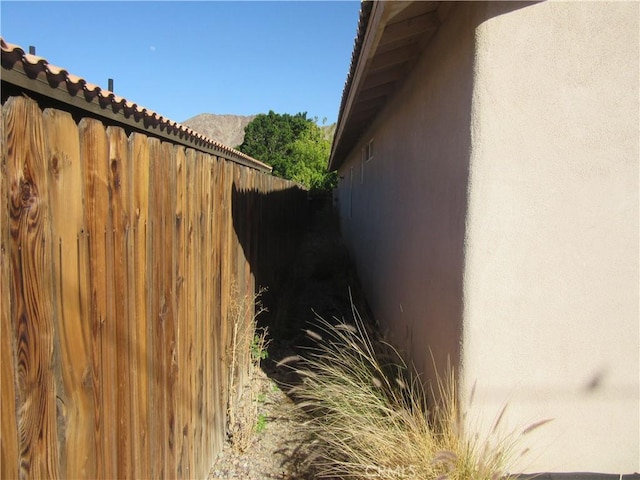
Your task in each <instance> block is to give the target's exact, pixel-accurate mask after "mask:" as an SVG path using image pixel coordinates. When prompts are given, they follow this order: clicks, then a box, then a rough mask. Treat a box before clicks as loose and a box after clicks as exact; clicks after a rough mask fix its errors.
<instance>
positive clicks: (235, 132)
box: [181, 113, 336, 148]
mask: <svg viewBox="0 0 640 480" xmlns="http://www.w3.org/2000/svg"><path fill="white" fill-rule="evenodd" d="M255 117H256V116H255V115H245V116H243V115H216V114H214V113H201V114H199V115H196V116H195V117H191V118H190V119H188V120H185V121H184V122H181V123H182V124H183V125H186V126H187V127H189V128H193V129H194V130H195V131H196V132H198V133H201V134H202V135H205V136H207V137H209V138H211V139H212V140H216V141H218V142H220V143H223V144H224V145H226V146H228V147H233V148H237V147H238V146H239V145H240V144H241V143H242V141H243V140H244V129H245V127H246V126H247V125H248V124H249V122H250V121H251V120H253V119H254V118H255ZM320 128H321V129H322V131H323V132H324V135H325V138H327V139H328V140H332V139H333V135H334V133H335V130H336V124H335V123H333V124H331V125H323V126H320Z"/></svg>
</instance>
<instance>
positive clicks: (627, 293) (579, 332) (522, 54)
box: [462, 2, 640, 473]
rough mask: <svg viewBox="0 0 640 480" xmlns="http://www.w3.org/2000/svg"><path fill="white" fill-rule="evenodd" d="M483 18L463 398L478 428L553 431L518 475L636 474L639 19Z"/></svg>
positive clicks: (578, 9) (639, 444)
mask: <svg viewBox="0 0 640 480" xmlns="http://www.w3.org/2000/svg"><path fill="white" fill-rule="evenodd" d="M487 8H488V13H489V15H488V18H489V19H488V20H487V21H486V22H483V23H482V24H481V25H480V26H479V27H478V29H477V31H476V35H477V56H476V70H475V84H474V95H473V116H472V119H473V123H472V145H473V147H472V150H471V151H472V155H471V166H470V180H469V208H468V219H467V241H466V245H467V251H466V266H465V275H464V298H465V306H464V326H463V332H464V336H463V361H462V363H463V367H464V391H466V392H467V393H468V392H469V390H470V389H471V388H472V385H473V383H474V382H477V389H476V396H475V398H476V400H475V402H474V407H475V410H476V411H475V413H476V416H480V417H482V416H484V419H485V423H486V424H487V425H488V424H490V422H491V420H492V418H491V417H490V415H493V414H494V413H495V412H496V411H498V410H499V409H500V408H501V405H502V404H503V403H504V402H505V401H508V403H509V407H508V409H509V410H508V411H509V421H510V423H511V425H512V426H516V425H525V424H527V423H531V422H533V421H536V420H541V419H544V418H554V419H555V420H554V421H553V422H552V423H550V424H548V425H546V426H545V427H543V428H541V429H540V430H539V431H538V432H536V433H535V435H532V437H533V438H530V439H528V440H529V442H530V446H531V447H533V448H532V451H531V453H530V454H529V455H527V457H525V461H524V462H523V463H522V468H524V469H526V470H528V471H544V470H546V471H572V470H581V471H585V470H586V471H604V472H612V473H615V472H618V473H622V472H625V473H629V472H633V471H638V470H640V439H639V436H640V418H639V410H640V403H639V394H638V393H639V384H638V382H639V378H640V370H639V353H640V331H639V311H638V305H639V296H638V295H639V294H638V286H639V282H638V232H639V226H638V216H639V212H638V201H639V199H638V174H639V172H638V161H639V148H638V137H639V133H638V132H639V131H640V125H639V122H638V109H639V105H640V101H639V100H640V99H639V96H638V79H639V78H640V77H639V71H638V59H639V58H640V57H639V52H638V44H639V39H638V31H639V26H638V19H639V18H640V11H639V7H638V4H637V3H624V2H623V3H605V2H594V3H587V2H576V3H554V2H546V3H542V4H538V5H534V6H529V7H527V8H523V9H518V10H514V11H511V12H508V13H505V14H500V13H501V12H499V9H500V6H499V5H495V4H490V5H489V6H488V7H487ZM496 13H497V14H496ZM472 416H473V415H472Z"/></svg>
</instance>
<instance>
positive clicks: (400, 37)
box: [329, 1, 442, 170]
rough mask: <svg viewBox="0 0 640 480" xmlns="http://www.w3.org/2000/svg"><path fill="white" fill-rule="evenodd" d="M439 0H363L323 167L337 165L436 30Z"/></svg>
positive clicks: (387, 98)
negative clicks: (329, 147) (369, 0)
mask: <svg viewBox="0 0 640 480" xmlns="http://www.w3.org/2000/svg"><path fill="white" fill-rule="evenodd" d="M440 3H441V2H435V1H431V2H430V1H380V2H364V3H363V5H362V9H361V12H360V25H359V29H358V30H359V31H358V36H357V38H356V42H355V47H354V51H353V55H352V59H351V68H350V72H349V75H348V77H347V82H346V85H345V89H344V91H343V94H342V103H341V105H340V113H339V117H338V125H337V128H336V135H335V137H334V141H333V146H332V151H331V158H330V160H329V170H336V169H337V168H339V167H340V165H341V164H342V162H343V161H344V160H345V158H346V157H347V155H349V152H350V151H351V150H352V149H353V147H354V146H355V144H356V143H357V142H358V140H359V138H360V136H361V135H363V134H364V132H365V130H366V129H367V128H368V127H369V126H370V124H371V122H372V121H373V120H374V119H375V118H376V116H377V115H378V114H379V113H380V111H381V110H382V109H383V107H384V106H385V105H386V103H387V101H388V100H389V99H390V98H391V97H392V96H393V94H394V93H395V92H396V91H397V90H398V89H399V87H400V86H401V84H402V83H403V81H404V79H405V78H406V77H407V75H408V73H409V72H410V71H411V70H412V68H413V66H414V65H415V63H416V61H417V60H418V58H419V56H420V53H421V52H422V50H423V49H424V48H425V46H426V45H427V44H428V43H429V42H430V40H431V39H432V38H433V36H434V35H435V34H436V32H437V31H438V28H439V26H440V23H441V15H442V12H440V10H441V9H439V7H440Z"/></svg>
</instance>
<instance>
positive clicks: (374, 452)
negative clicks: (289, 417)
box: [281, 309, 538, 480]
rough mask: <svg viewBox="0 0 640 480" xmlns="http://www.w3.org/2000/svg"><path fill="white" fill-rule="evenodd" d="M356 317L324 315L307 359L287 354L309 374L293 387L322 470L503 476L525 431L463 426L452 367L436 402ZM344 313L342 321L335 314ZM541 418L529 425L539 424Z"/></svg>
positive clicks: (459, 479) (461, 479) (344, 474)
mask: <svg viewBox="0 0 640 480" xmlns="http://www.w3.org/2000/svg"><path fill="white" fill-rule="evenodd" d="M353 313H354V315H353V316H354V324H352V325H351V324H345V323H341V322H339V321H338V320H336V322H337V323H331V322H328V321H326V320H324V319H322V318H318V321H317V328H316V329H314V330H313V331H311V330H309V331H307V335H308V336H309V337H310V338H311V339H312V340H313V341H314V342H315V347H313V348H310V349H309V350H308V352H307V355H305V356H304V358H299V357H293V358H289V359H285V360H284V361H283V362H281V364H287V365H288V367H289V368H293V369H295V370H296V371H297V373H298V374H299V375H300V376H301V378H302V379H303V380H302V383H301V384H300V385H298V386H295V387H293V388H292V389H291V391H290V393H291V394H292V395H293V396H294V397H295V398H296V399H297V401H298V405H299V407H300V410H299V412H300V413H301V418H302V419H303V421H302V423H301V428H302V429H303V430H304V433H306V434H307V437H308V439H309V442H312V443H313V449H312V451H313V452H314V454H313V457H312V458H309V462H310V464H311V465H312V466H313V467H314V469H316V470H317V471H319V472H320V473H319V476H320V477H325V478H326V477H330V478H336V477H337V478H360V479H365V478H366V479H372V478H379V479H383V478H384V479H438V480H444V479H451V480H471V479H473V480H496V479H498V478H501V479H502V478H509V477H508V475H506V473H505V472H507V470H508V467H509V462H510V460H511V459H513V457H514V454H515V453H516V452H515V447H516V444H517V440H518V437H519V435H514V434H512V435H507V436H500V435H499V433H498V432H499V430H500V429H499V428H498V427H499V425H500V423H501V420H502V417H503V414H504V411H503V412H501V414H500V415H498V418H497V420H496V422H495V425H494V427H493V431H492V433H491V435H490V436H489V438H487V439H485V440H482V441H481V440H480V439H479V438H478V436H477V435H470V434H467V433H466V432H465V431H464V429H463V427H462V424H463V418H464V413H463V412H461V411H460V407H459V403H458V400H457V393H456V390H455V385H456V381H455V378H454V375H453V372H452V370H451V369H450V371H449V373H447V375H445V376H444V377H443V378H440V379H438V382H437V389H438V392H437V395H433V397H434V398H439V399H440V400H439V401H438V403H436V404H435V405H434V406H433V407H432V408H427V401H426V398H427V396H426V395H425V392H424V388H423V385H422V382H421V381H420V380H419V377H418V376H417V375H416V374H415V372H413V371H412V370H410V369H409V368H408V367H407V365H406V364H405V363H404V361H403V360H402V358H401V356H400V355H399V354H398V352H397V351H396V350H395V349H394V348H393V347H392V346H391V345H389V344H386V343H383V342H374V341H372V337H371V335H370V334H369V333H368V332H367V329H366V327H365V325H364V323H363V321H362V319H361V318H360V316H359V315H358V313H357V312H356V311H355V309H354V312H353ZM334 320H335V319H334ZM536 426H538V425H533V426H531V427H529V428H528V429H525V432H524V433H526V432H528V431H530V430H531V429H532V428H536Z"/></svg>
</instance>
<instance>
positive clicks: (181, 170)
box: [171, 147, 189, 478]
mask: <svg viewBox="0 0 640 480" xmlns="http://www.w3.org/2000/svg"><path fill="white" fill-rule="evenodd" d="M185 162H186V155H185V149H184V148H183V147H176V152H175V168H176V172H175V178H176V206H175V225H174V228H175V233H174V235H175V250H176V257H175V260H176V263H175V275H176V292H175V301H176V329H175V331H176V372H175V374H176V378H175V393H174V396H173V409H174V411H175V412H176V413H175V437H174V438H175V439H174V442H175V445H174V448H175V452H176V466H175V471H174V472H171V474H172V475H173V476H174V477H175V478H183V477H184V474H185V470H186V468H187V462H188V460H187V455H188V454H187V451H186V449H187V448H188V445H189V441H188V438H187V435H188V423H187V415H188V409H187V408H186V406H187V402H188V398H189V397H188V393H187V392H188V388H189V387H188V382H187V378H188V377H187V371H188V368H189V360H188V355H187V354H188V348H189V344H188V343H187V340H188V325H187V323H188V300H187V298H186V293H187V291H186V286H187V285H186V276H187V248H186V244H187V218H186V216H187V184H186V176H187V167H186V165H185Z"/></svg>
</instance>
